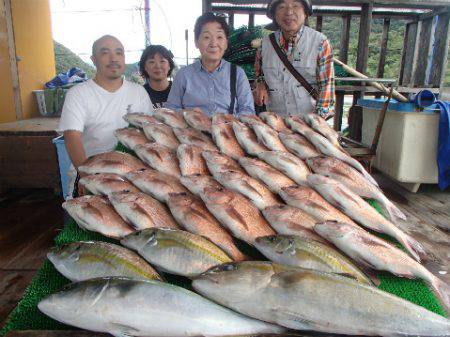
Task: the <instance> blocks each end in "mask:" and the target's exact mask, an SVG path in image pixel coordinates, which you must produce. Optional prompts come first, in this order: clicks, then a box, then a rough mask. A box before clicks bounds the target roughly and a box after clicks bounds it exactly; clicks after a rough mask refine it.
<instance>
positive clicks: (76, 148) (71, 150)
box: [64, 130, 86, 171]
mask: <svg viewBox="0 0 450 337" xmlns="http://www.w3.org/2000/svg"><path fill="white" fill-rule="evenodd" d="M64 143H65V145H66V149H67V153H68V154H69V157H70V160H71V161H72V164H73V166H74V167H75V169H76V170H77V171H78V167H79V166H81V164H83V163H84V161H85V160H86V153H85V151H84V147H83V141H82V136H81V132H80V131H75V130H67V131H64Z"/></svg>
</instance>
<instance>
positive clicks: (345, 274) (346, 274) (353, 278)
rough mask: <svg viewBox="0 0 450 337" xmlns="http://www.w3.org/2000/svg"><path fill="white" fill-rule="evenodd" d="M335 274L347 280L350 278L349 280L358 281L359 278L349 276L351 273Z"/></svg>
mask: <svg viewBox="0 0 450 337" xmlns="http://www.w3.org/2000/svg"><path fill="white" fill-rule="evenodd" d="M334 274H336V275H339V276H343V277H346V278H349V279H352V280H354V281H358V278H357V277H356V276H355V275H352V274H349V273H334Z"/></svg>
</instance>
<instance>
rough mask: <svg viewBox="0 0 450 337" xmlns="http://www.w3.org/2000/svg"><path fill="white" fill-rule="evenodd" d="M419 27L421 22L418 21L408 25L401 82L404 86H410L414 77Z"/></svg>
mask: <svg viewBox="0 0 450 337" xmlns="http://www.w3.org/2000/svg"><path fill="white" fill-rule="evenodd" d="M418 28H419V24H418V23H416V22H412V23H408V24H407V25H406V30H407V34H406V39H405V45H404V47H403V48H404V53H403V55H404V61H403V71H402V77H401V79H400V84H401V85H404V86H409V84H410V82H411V78H412V71H413V67H414V55H415V50H416V41H417V31H418Z"/></svg>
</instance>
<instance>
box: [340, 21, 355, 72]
mask: <svg viewBox="0 0 450 337" xmlns="http://www.w3.org/2000/svg"><path fill="white" fill-rule="evenodd" d="M351 20H352V17H351V16H350V15H345V16H343V17H342V33H341V46H340V49H339V60H341V61H342V62H344V63H348V45H349V42H350V23H351Z"/></svg>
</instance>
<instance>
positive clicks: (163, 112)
mask: <svg viewBox="0 0 450 337" xmlns="http://www.w3.org/2000/svg"><path fill="white" fill-rule="evenodd" d="M153 115H154V116H155V118H156V119H157V120H159V121H160V122H162V123H164V124H167V125H168V126H170V127H172V128H187V127H188V125H187V124H186V121H185V120H184V118H183V115H182V114H181V113H180V112H176V111H173V110H170V109H166V108H159V109H155V111H154V112H153Z"/></svg>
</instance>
